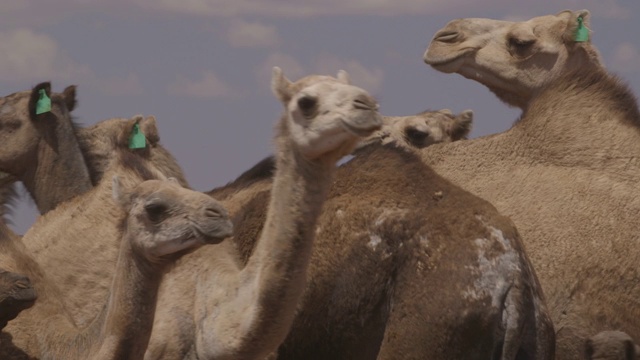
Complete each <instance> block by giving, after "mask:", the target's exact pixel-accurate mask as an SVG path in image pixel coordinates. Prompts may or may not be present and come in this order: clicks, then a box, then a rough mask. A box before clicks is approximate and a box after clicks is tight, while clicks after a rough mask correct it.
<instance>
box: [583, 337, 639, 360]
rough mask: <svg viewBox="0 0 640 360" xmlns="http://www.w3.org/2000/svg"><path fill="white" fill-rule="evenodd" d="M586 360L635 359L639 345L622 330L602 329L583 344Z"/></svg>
mask: <svg viewBox="0 0 640 360" xmlns="http://www.w3.org/2000/svg"><path fill="white" fill-rule="evenodd" d="M585 355H586V359H587V360H637V359H638V356H640V347H639V346H638V345H637V344H635V343H634V342H633V339H631V337H630V336H629V335H628V334H626V333H624V332H622V331H603V332H600V333H598V334H596V335H594V336H592V337H590V338H589V339H587V342H586V344H585Z"/></svg>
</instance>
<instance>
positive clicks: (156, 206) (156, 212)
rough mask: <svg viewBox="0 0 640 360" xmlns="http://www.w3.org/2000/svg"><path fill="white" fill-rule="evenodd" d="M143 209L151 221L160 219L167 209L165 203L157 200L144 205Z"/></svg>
mask: <svg viewBox="0 0 640 360" xmlns="http://www.w3.org/2000/svg"><path fill="white" fill-rule="evenodd" d="M144 210H145V211H146V212H147V216H149V219H150V220H151V221H153V222H158V221H160V220H162V219H163V218H164V216H165V214H166V213H167V211H168V210H169V209H168V208H167V206H166V205H164V204H162V203H158V202H152V203H149V204H146V205H145V206H144Z"/></svg>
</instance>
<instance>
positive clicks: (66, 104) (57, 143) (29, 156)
mask: <svg viewBox="0 0 640 360" xmlns="http://www.w3.org/2000/svg"><path fill="white" fill-rule="evenodd" d="M75 97H76V90H75V87H74V86H69V87H67V88H65V89H64V91H63V92H62V93H52V92H51V84H50V83H48V82H44V83H40V84H38V85H36V86H35V87H34V88H33V89H32V90H31V91H22V92H17V93H14V94H11V95H8V96H5V97H2V98H0V138H2V139H3V146H2V151H0V171H3V172H6V173H9V174H12V175H14V176H15V177H16V178H17V179H18V180H20V181H22V183H23V184H24V186H25V188H26V189H27V191H28V192H29V193H30V194H31V196H32V197H33V199H34V201H35V203H36V206H37V207H38V211H39V212H40V213H41V214H43V213H46V212H47V211H49V210H52V209H53V208H55V206H56V205H57V204H59V203H61V202H63V201H66V200H68V199H69V198H72V197H73V196H75V195H77V194H80V193H83V192H85V191H88V190H89V189H91V187H92V183H91V178H90V174H89V171H88V169H87V167H86V164H85V160H84V157H83V155H82V152H81V151H80V148H79V144H78V141H77V139H76V138H75V131H74V126H75V124H74V123H73V122H72V121H71V116H70V114H69V113H70V112H71V111H72V110H73V109H74V108H75V106H76V98H75ZM45 100H48V101H47V102H45V104H47V103H48V104H47V105H48V107H47V108H43V109H42V112H40V111H39V110H40V107H41V104H43V102H44V101H45ZM33 164H35V167H34V166H31V165H33Z"/></svg>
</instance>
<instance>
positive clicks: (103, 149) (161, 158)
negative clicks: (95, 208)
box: [76, 115, 190, 188]
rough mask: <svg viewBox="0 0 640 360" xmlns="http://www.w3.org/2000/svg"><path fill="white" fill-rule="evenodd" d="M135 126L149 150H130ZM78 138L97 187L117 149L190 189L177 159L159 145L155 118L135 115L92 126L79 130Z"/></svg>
mask: <svg viewBox="0 0 640 360" xmlns="http://www.w3.org/2000/svg"><path fill="white" fill-rule="evenodd" d="M135 124H138V126H139V129H140V131H141V132H142V134H143V135H144V136H145V138H146V146H145V147H144V148H140V149H129V138H130V136H131V133H132V131H133V126H134V125H135ZM76 137H77V140H78V143H79V146H80V149H81V150H82V153H83V155H84V158H85V161H86V166H87V168H88V169H89V173H90V174H91V181H92V182H93V183H94V184H98V183H99V182H100V180H101V179H102V176H103V175H104V171H105V169H106V168H107V166H108V164H109V163H110V162H111V161H112V160H113V154H114V149H129V150H128V151H133V152H136V153H138V154H144V156H146V157H147V158H148V160H149V161H151V162H152V163H153V165H154V166H155V167H156V168H157V169H158V170H159V171H160V172H161V173H163V174H167V176H168V177H173V178H175V179H176V180H178V182H179V183H180V185H182V186H183V187H186V188H189V187H190V186H189V183H188V182H187V180H186V179H185V177H184V173H183V172H182V169H181V168H180V165H178V163H177V161H176V159H175V158H174V157H173V155H172V154H171V153H170V152H169V151H167V149H165V148H164V147H163V146H162V145H161V144H160V134H159V132H158V128H157V124H156V118H155V116H147V117H144V116H142V115H135V116H133V117H132V118H130V119H126V118H112V119H106V120H102V121H99V122H98V123H96V124H95V125H93V126H89V127H78V128H76Z"/></svg>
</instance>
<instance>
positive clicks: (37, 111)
mask: <svg viewBox="0 0 640 360" xmlns="http://www.w3.org/2000/svg"><path fill="white" fill-rule="evenodd" d="M47 108H48V110H47ZM52 115H53V114H51V83H50V82H48V81H47V82H43V83H40V84H38V85H36V86H35V87H34V88H33V89H32V90H31V97H30V98H29V116H31V119H32V120H36V119H37V120H40V119H46V118H49V117H51V116H52Z"/></svg>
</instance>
